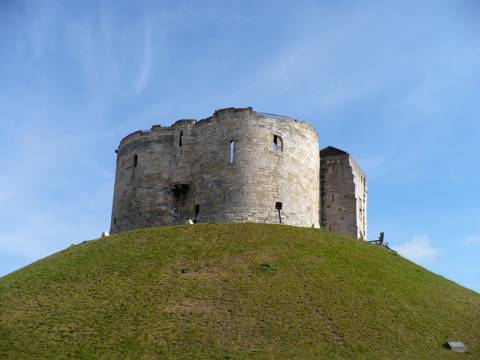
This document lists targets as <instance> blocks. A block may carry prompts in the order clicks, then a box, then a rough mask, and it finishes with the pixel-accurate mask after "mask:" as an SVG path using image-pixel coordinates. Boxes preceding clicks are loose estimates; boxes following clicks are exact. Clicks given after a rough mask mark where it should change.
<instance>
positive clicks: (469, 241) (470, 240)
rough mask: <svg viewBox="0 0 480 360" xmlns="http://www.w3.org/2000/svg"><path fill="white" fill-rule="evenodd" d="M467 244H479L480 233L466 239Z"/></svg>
mask: <svg viewBox="0 0 480 360" xmlns="http://www.w3.org/2000/svg"><path fill="white" fill-rule="evenodd" d="M464 242H465V244H477V243H480V235H477V236H469V237H467V238H466V239H465V241H464Z"/></svg>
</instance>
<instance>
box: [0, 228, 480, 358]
mask: <svg viewBox="0 0 480 360" xmlns="http://www.w3.org/2000/svg"><path fill="white" fill-rule="evenodd" d="M0 313H1V322H0V358H2V359H176V360H177V359H234V360H237V359H369V360H371V359H409V360H410V359H459V358H465V359H480V337H479V334H480V321H479V314H480V294H478V293H476V292H473V291H471V290H468V289H465V288H463V287H461V286H459V285H457V284H455V283H453V282H451V281H449V280H446V279H444V278H443V277H441V276H438V275H435V274H433V273H431V272H429V271H427V270H425V269H424V268H422V267H419V266H417V265H415V264H413V263H412V262H410V261H408V260H405V259H404V258H402V257H401V256H399V255H396V254H395V253H393V252H390V251H388V250H386V249H385V248H382V247H379V246H376V245H372V244H369V243H367V242H364V241H360V240H354V239H351V238H347V237H344V236H341V235H337V234H333V233H329V232H325V231H321V230H316V229H305V228H298V227H291V226H282V225H266V224H252V223H248V224H198V225H194V226H175V227H164V228H157V229H146V230H138V231H130V232H126V233H122V234H118V235H114V236H110V237H107V238H102V239H98V240H93V241H86V242H83V243H82V244H79V245H76V246H71V247H69V248H68V249H65V250H63V251H61V252H59V253H56V254H54V255H52V256H49V257H47V258H45V259H42V260H40V261H37V262H35V263H33V264H31V265H29V266H27V267H25V268H23V269H20V270H18V271H16V272H14V273H11V274H9V275H7V276H5V277H3V278H1V279H0ZM446 341H462V342H464V343H465V344H466V346H467V349H468V352H467V353H463V354H459V353H454V352H452V351H450V350H449V349H447V348H446V347H445V346H443V345H444V344H445V342H446Z"/></svg>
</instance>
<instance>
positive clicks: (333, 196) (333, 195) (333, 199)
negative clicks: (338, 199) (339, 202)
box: [332, 194, 335, 202]
mask: <svg viewBox="0 0 480 360" xmlns="http://www.w3.org/2000/svg"><path fill="white" fill-rule="evenodd" d="M332 202H335V194H332Z"/></svg>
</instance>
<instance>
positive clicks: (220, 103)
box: [0, 0, 480, 292]
mask: <svg viewBox="0 0 480 360" xmlns="http://www.w3.org/2000/svg"><path fill="white" fill-rule="evenodd" d="M479 19H480V3H479V2H478V1H475V0H452V1H446V0H424V1H409V0H401V1H373V0H372V1H370V0H365V1H353V0H352V1H346V0H345V1H326V0H323V1H322V0H317V1H313V0H295V1H293V0H292V1H281V0H276V1H273V0H272V1H262V0H255V1H250V0H241V1H240V0H238V1H235V0H232V1H228V0H222V1H221V0H211V1H208V0H205V1H203V0H195V1H194V0H189V1H181V0H176V1H162V0H158V1H153V0H152V1H133V0H131V1H126V0H123V1H122V0H110V1H88V0H83V1H79V0H78V1H75V0H69V1H67V0H64V1H60V0H52V1H48V0H32V1H24V0H2V1H0V54H1V56H0V161H1V162H0V163H1V164H2V170H1V172H0V276H3V275H5V274H7V273H9V272H11V271H14V270H16V269H18V268H21V267H23V266H25V265H27V264H29V263H31V262H33V261H35V260H38V259H40V258H42V257H45V256H47V255H50V254H52V253H54V252H57V251H59V250H62V249H64V248H66V247H68V246H70V245H71V244H77V243H79V242H82V241H84V240H91V239H95V238H98V237H99V236H100V235H101V233H102V231H105V230H108V229H109V224H110V211H111V205H112V197H113V184H114V177H115V160H116V157H115V152H114V150H115V149H116V148H117V146H118V144H119V142H120V140H121V139H122V138H123V137H124V136H126V135H128V134H129V133H131V132H134V131H137V130H144V129H149V128H150V127H151V126H152V125H164V126H169V125H171V124H173V123H174V122H175V121H176V120H179V119H184V118H193V119H202V118H206V117H209V116H211V115H212V114H213V112H214V111H215V110H217V109H221V108H226V107H248V106H252V107H253V108H254V109H255V110H257V111H261V112H269V113H275V114H282V115H286V116H289V117H293V118H298V119H300V120H304V121H308V122H309V123H311V124H313V125H314V126H315V127H316V128H317V131H318V133H319V135H320V148H323V147H326V146H335V147H338V148H340V149H342V150H345V151H347V152H349V153H350V154H351V155H352V156H353V157H354V158H355V160H356V162H357V163H358V164H359V165H360V166H361V167H362V168H363V170H364V171H365V173H366V174H367V178H368V182H369V203H368V232H369V238H370V239H376V238H377V237H378V233H379V232H380V231H383V232H385V240H386V241H388V242H389V244H390V246H391V247H393V248H394V249H396V250H398V251H399V253H400V254H402V255H403V256H405V257H407V258H409V259H411V260H412V261H414V262H416V263H418V264H420V265H422V266H424V267H426V268H427V269H429V270H431V271H433V272H435V273H437V274H440V275H442V276H444V277H446V278H448V279H450V280H453V281H455V282H457V283H458V284H460V285H463V286H466V287H469V288H471V289H473V290H475V291H477V292H480V264H479V263H478V259H479V254H480V187H479V178H480V167H479V157H478V155H479V154H480V141H479V140H480V138H479V137H480V66H479V64H480V21H479Z"/></svg>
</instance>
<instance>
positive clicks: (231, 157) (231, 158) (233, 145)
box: [230, 140, 235, 163]
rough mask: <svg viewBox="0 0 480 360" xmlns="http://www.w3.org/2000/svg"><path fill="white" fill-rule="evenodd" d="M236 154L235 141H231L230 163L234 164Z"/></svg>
mask: <svg viewBox="0 0 480 360" xmlns="http://www.w3.org/2000/svg"><path fill="white" fill-rule="evenodd" d="M234 152H235V140H230V163H233V153H234Z"/></svg>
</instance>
